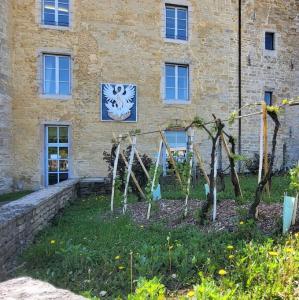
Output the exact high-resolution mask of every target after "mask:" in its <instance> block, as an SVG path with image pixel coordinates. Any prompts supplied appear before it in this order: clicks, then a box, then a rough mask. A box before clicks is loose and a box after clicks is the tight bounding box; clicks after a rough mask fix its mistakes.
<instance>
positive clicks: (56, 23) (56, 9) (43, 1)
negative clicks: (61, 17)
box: [39, 0, 72, 28]
mask: <svg viewBox="0 0 299 300" xmlns="http://www.w3.org/2000/svg"><path fill="white" fill-rule="evenodd" d="M39 1H41V24H42V25H43V26H46V27H54V28H55V27H59V28H70V27H71V1H72V0H69V11H68V17H69V24H68V26H63V25H59V24H58V2H59V0H54V1H55V24H53V25H51V24H45V0H39Z"/></svg>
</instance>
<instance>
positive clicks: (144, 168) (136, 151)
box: [128, 135, 150, 180]
mask: <svg viewBox="0 0 299 300" xmlns="http://www.w3.org/2000/svg"><path fill="white" fill-rule="evenodd" d="M128 137H129V141H130V143H131V144H132V143H133V141H132V139H131V136H130V135H129V136H128ZM135 154H136V157H137V159H138V161H139V163H140V165H141V167H142V169H143V171H144V173H145V175H146V177H147V179H148V180H150V176H149V174H148V171H147V169H146V167H145V165H144V163H143V161H142V159H141V157H140V155H139V152H138V150H137V147H135Z"/></svg>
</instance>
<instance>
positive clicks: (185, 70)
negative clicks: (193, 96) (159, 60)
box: [165, 64, 189, 101]
mask: <svg viewBox="0 0 299 300" xmlns="http://www.w3.org/2000/svg"><path fill="white" fill-rule="evenodd" d="M165 100H178V101H188V100H189V67H188V66H187V65H177V64H166V65H165Z"/></svg>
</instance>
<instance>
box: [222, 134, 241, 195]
mask: <svg viewBox="0 0 299 300" xmlns="http://www.w3.org/2000/svg"><path fill="white" fill-rule="evenodd" d="M220 138H221V140H222V142H223V148H224V150H225V152H226V154H227V156H228V159H229V161H230V165H231V172H232V181H233V185H234V188H235V190H236V188H237V190H238V191H240V194H241V195H240V196H241V198H242V199H243V193H242V190H241V185H240V179H239V176H238V173H237V170H236V167H235V166H232V163H234V161H233V159H234V157H233V154H232V153H231V151H230V150H229V147H228V144H227V141H226V139H225V136H224V134H223V132H222V133H221V136H220ZM235 185H236V186H235Z"/></svg>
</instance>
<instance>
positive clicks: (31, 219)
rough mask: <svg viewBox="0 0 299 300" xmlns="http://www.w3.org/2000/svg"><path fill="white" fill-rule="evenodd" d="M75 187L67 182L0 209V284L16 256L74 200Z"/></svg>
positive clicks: (76, 184)
mask: <svg viewBox="0 0 299 300" xmlns="http://www.w3.org/2000/svg"><path fill="white" fill-rule="evenodd" d="M78 188H79V183H78V181H77V180H68V181H65V182H63V183H59V184H58V185H56V186H52V187H50V188H47V189H43V190H41V191H38V192H35V193H32V194H30V195H28V196H26V197H23V198H22V199H20V200H17V201H13V202H11V203H8V204H6V205H3V206H2V207H0V280H1V279H4V278H5V277H7V275H8V272H9V271H11V270H12V269H13V266H14V263H15V259H16V256H17V255H18V254H20V253H21V252H22V251H23V250H24V248H25V247H26V246H27V245H28V244H30V243H31V242H32V241H33V239H34V236H35V235H36V234H37V233H38V232H39V231H40V230H41V229H43V228H44V227H45V226H47V224H48V223H49V221H50V220H51V219H53V217H54V216H55V215H56V214H57V213H58V212H59V210H61V209H62V208H64V207H65V206H66V205H67V204H68V203H70V202H73V201H74V200H75V199H77V194H78Z"/></svg>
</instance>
